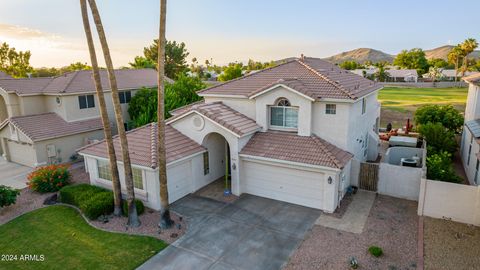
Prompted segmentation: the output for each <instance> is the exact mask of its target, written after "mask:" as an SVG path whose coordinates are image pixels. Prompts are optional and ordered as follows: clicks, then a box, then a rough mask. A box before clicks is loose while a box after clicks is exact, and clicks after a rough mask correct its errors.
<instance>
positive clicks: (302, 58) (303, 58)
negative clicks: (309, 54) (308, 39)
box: [300, 53, 305, 62]
mask: <svg viewBox="0 0 480 270" xmlns="http://www.w3.org/2000/svg"><path fill="white" fill-rule="evenodd" d="M300 61H302V62H304V61H305V55H303V53H302V54H300Z"/></svg>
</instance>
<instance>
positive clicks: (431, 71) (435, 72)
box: [427, 67, 442, 87]
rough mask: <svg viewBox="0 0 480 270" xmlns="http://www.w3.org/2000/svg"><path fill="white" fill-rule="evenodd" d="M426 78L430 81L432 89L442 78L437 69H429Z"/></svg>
mask: <svg viewBox="0 0 480 270" xmlns="http://www.w3.org/2000/svg"><path fill="white" fill-rule="evenodd" d="M427 76H428V78H430V79H432V82H433V87H435V82H436V81H437V80H438V79H440V78H441V77H442V72H441V71H440V69H439V68H437V67H430V69H429V70H428V73H427Z"/></svg>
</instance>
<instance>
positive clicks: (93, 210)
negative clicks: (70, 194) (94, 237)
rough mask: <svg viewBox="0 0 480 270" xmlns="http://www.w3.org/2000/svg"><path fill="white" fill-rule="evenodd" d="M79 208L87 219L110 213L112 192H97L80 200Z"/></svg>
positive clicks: (111, 209)
mask: <svg viewBox="0 0 480 270" xmlns="http://www.w3.org/2000/svg"><path fill="white" fill-rule="evenodd" d="M79 208H80V210H82V212H83V213H84V214H85V216H86V217H88V218H89V219H97V218H98V217H99V216H101V215H108V214H111V213H112V212H113V193H112V192H99V193H97V194H95V195H93V197H91V198H88V199H86V200H84V201H82V202H81V203H80V205H79Z"/></svg>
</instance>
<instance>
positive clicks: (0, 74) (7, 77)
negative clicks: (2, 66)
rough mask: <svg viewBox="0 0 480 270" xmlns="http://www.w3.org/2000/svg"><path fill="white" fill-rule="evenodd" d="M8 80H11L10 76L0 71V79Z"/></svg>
mask: <svg viewBox="0 0 480 270" xmlns="http://www.w3.org/2000/svg"><path fill="white" fill-rule="evenodd" d="M9 78H12V76H10V75H8V74H7V73H5V72H3V71H0V79H9Z"/></svg>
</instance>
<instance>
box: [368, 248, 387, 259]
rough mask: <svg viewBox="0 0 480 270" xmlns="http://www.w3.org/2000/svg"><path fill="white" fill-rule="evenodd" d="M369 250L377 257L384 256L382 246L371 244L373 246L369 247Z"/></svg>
mask: <svg viewBox="0 0 480 270" xmlns="http://www.w3.org/2000/svg"><path fill="white" fill-rule="evenodd" d="M368 252H369V253H370V254H372V256H375V257H377V258H378V257H380V256H382V254H383V250H382V248H381V247H377V246H371V247H369V248H368Z"/></svg>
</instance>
